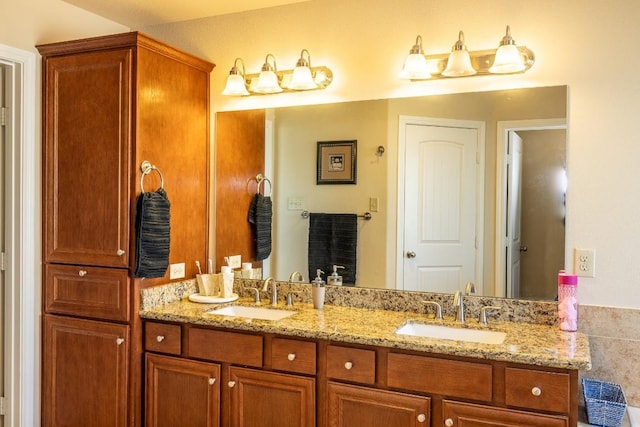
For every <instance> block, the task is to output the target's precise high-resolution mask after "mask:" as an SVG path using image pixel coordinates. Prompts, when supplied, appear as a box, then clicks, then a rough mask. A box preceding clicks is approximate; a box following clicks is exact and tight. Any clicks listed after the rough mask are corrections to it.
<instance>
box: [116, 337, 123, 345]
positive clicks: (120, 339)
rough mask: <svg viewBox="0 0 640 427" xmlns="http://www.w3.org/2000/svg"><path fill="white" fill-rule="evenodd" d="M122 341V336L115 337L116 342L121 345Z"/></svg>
mask: <svg viewBox="0 0 640 427" xmlns="http://www.w3.org/2000/svg"><path fill="white" fill-rule="evenodd" d="M123 342H124V338H118V339H116V344H118V345H121V344H122V343H123Z"/></svg>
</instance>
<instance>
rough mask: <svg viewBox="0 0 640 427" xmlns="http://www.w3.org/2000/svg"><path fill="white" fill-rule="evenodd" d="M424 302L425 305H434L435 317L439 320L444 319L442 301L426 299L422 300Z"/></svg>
mask: <svg viewBox="0 0 640 427" xmlns="http://www.w3.org/2000/svg"><path fill="white" fill-rule="evenodd" d="M422 303H423V304H424V305H429V306H432V307H433V308H434V309H435V313H434V317H435V318H436V319H438V320H442V306H441V305H440V303H437V302H435V301H425V300H422Z"/></svg>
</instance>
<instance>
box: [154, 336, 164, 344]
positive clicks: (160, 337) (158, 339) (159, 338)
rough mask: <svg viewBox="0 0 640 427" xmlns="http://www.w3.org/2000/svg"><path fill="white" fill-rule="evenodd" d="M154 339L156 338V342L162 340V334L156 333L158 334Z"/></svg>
mask: <svg viewBox="0 0 640 427" xmlns="http://www.w3.org/2000/svg"><path fill="white" fill-rule="evenodd" d="M156 340H157V341H158V342H162V341H164V335H158V336H157V337H156Z"/></svg>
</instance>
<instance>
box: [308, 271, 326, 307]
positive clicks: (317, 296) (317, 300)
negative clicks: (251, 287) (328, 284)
mask: <svg viewBox="0 0 640 427" xmlns="http://www.w3.org/2000/svg"><path fill="white" fill-rule="evenodd" d="M321 274H324V271H322V270H320V269H319V268H317V269H316V278H315V279H313V280H312V281H311V299H312V300H313V308H317V309H322V307H323V306H324V288H325V286H324V280H322V277H320V275H321Z"/></svg>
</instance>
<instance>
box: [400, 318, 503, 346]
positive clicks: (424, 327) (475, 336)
mask: <svg viewBox="0 0 640 427" xmlns="http://www.w3.org/2000/svg"><path fill="white" fill-rule="evenodd" d="M396 334H400V335H413V336H416V337H425V338H437V339H444V340H456V341H467V342H476V343H481V344H502V343H503V342H504V339H505V338H506V336H507V334H506V333H504V332H497V331H485V330H480V329H469V328H453V327H449V326H441V325H431V324H425V323H411V322H410V323H407V324H405V325H404V326H402V327H400V328H398V329H397V330H396Z"/></svg>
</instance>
